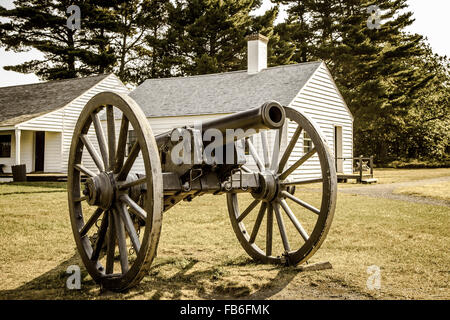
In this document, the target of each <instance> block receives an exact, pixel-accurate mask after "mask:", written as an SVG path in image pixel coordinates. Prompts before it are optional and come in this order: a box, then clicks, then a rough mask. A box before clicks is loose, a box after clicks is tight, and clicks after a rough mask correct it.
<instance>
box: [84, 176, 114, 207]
mask: <svg viewBox="0 0 450 320" xmlns="http://www.w3.org/2000/svg"><path fill="white" fill-rule="evenodd" d="M116 190H117V188H116V183H115V180H114V177H113V174H112V173H107V172H101V173H100V174H99V175H97V176H95V177H92V178H89V179H87V180H86V183H85V185H84V190H83V194H84V195H85V196H86V200H87V202H88V203H89V204H90V205H91V206H98V207H101V208H102V209H105V210H106V209H109V208H110V207H111V205H112V203H113V200H114V195H115V193H116Z"/></svg>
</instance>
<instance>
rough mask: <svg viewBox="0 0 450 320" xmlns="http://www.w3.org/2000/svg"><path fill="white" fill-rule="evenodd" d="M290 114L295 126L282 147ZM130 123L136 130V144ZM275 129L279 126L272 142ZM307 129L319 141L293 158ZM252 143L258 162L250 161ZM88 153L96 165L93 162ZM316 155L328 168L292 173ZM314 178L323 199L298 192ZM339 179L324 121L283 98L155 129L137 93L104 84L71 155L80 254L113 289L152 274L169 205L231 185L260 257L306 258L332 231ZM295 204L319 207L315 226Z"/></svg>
mask: <svg viewBox="0 0 450 320" xmlns="http://www.w3.org/2000/svg"><path fill="white" fill-rule="evenodd" d="M102 114H105V119H106V126H105V127H104V126H103V125H102ZM118 118H119V119H120V126H118V127H117V123H116V119H118ZM288 123H289V124H290V125H291V126H290V127H291V128H294V129H293V130H291V131H292V132H290V133H289V137H288V138H289V139H288V143H287V144H286V146H285V147H283V148H281V140H282V138H283V134H286V133H287V132H288V130H285V128H286V126H287V124H288ZM130 130H133V131H134V134H135V137H136V140H135V141H134V143H133V145H132V146H130V148H128V146H127V142H128V139H127V138H128V135H129V131H130ZM267 130H271V131H275V137H274V139H273V140H274V143H272V144H273V147H272V150H270V149H271V148H270V147H269V142H268V140H269V139H268V135H267ZM89 132H92V134H89ZM229 132H232V133H233V134H232V135H231V138H230V135H229V134H228V133H229ZM305 132H306V133H307V135H308V136H309V137H310V139H311V142H312V147H311V149H310V150H309V151H308V152H306V153H305V154H303V155H302V156H301V157H298V158H295V159H293V156H292V154H293V150H294V148H295V146H296V144H297V142H298V141H299V139H300V137H301V135H302V134H303V133H305ZM211 133H214V134H215V137H214V139H213V138H212V135H211ZM255 134H260V135H261V145H262V155H260V154H259V153H258V152H257V148H255V146H254V144H253V143H252V141H251V140H250V139H249V137H251V136H252V135H255ZM94 136H95V138H94ZM245 148H247V149H248V151H249V153H250V154H251V156H252V158H253V160H254V162H255V164H256V166H249V165H247V163H246V160H245V159H246V157H245V155H244V149H245ZM128 149H129V150H128ZM83 154H84V155H83ZM85 157H89V158H91V159H92V161H93V163H95V167H96V170H92V169H90V168H88V167H87V166H86V165H84V163H83V158H85ZM312 157H317V159H318V162H319V163H320V171H321V174H320V177H314V178H305V179H299V178H298V175H295V178H291V177H292V176H294V175H293V173H294V172H296V170H298V169H299V168H300V167H301V166H302V165H304V164H305V163H307V161H308V160H309V159H311V158H312ZM138 162H139V165H138ZM139 170H141V171H139ZM82 178H85V179H86V180H85V182H82V181H83V180H82ZM309 184H315V185H318V186H320V187H319V188H318V189H319V190H320V191H321V199H320V206H313V205H312V204H311V203H310V202H309V201H308V199H300V198H299V197H298V196H297V195H296V194H295V190H296V188H297V189H300V188H303V187H304V186H305V185H309ZM336 188H337V181H336V170H335V164H334V159H333V157H332V156H331V154H330V151H329V149H328V146H327V144H326V141H325V139H324V138H323V136H322V134H321V133H320V130H319V129H318V127H317V126H316V125H315V124H314V123H313V122H312V121H310V120H309V118H308V117H306V116H305V115H304V114H302V113H301V112H299V111H298V110H296V109H294V108H291V107H284V106H281V105H280V104H279V103H277V102H275V101H269V102H267V103H265V104H264V105H262V106H261V107H258V108H252V109H249V110H247V111H243V112H239V113H235V114H232V115H229V116H225V117H223V118H219V119H215V120H210V121H207V122H204V123H202V124H201V126H199V127H197V126H192V127H190V126H185V127H182V128H174V129H173V130H171V131H168V132H166V133H163V134H159V135H156V136H155V135H154V134H153V132H152V129H151V127H150V125H149V123H148V121H147V119H146V117H145V115H144V113H143V112H142V110H141V109H140V108H139V106H138V105H137V103H136V102H134V101H133V100H132V99H131V98H130V97H129V96H126V95H121V94H117V93H112V92H103V93H99V94H97V95H96V96H94V97H93V98H92V99H91V100H90V101H89V102H88V103H87V104H86V106H85V107H84V109H83V111H82V112H81V114H80V117H79V119H78V122H77V125H76V127H75V130H74V135H73V140H72V145H71V150H70V157H69V165H68V200H69V211H70V217H71V224H72V230H73V234H74V237H75V242H76V244H77V248H78V251H79V254H80V256H81V258H82V260H83V263H84V265H85V267H86V269H87V271H88V272H89V274H90V275H91V276H92V278H93V279H94V280H95V281H96V282H97V283H99V284H100V285H102V286H103V287H104V288H107V289H110V290H114V291H123V290H126V289H128V288H130V287H132V286H134V285H136V284H138V283H139V281H140V280H141V279H142V278H143V277H144V276H145V274H146V272H147V271H148V269H149V267H150V265H151V263H152V261H153V260H154V258H155V256H156V253H157V247H158V241H159V236H160V233H161V227H162V217H163V213H165V212H166V211H168V210H170V208H172V207H173V206H175V205H176V204H177V203H179V202H180V201H183V200H185V201H192V200H193V199H195V198H196V197H199V196H202V195H205V194H212V195H221V194H226V197H227V207H228V213H229V219H230V221H231V225H232V228H233V231H234V232H235V234H236V236H237V238H238V240H239V242H240V244H241V245H242V247H243V249H244V250H245V251H246V252H247V254H248V255H250V256H251V257H252V258H253V259H254V260H256V261H259V262H262V263H272V264H286V265H296V264H300V263H303V262H305V261H307V260H308V259H309V258H310V257H311V256H312V255H313V254H314V253H315V252H316V251H317V249H318V248H319V247H320V245H321V244H322V242H323V241H324V239H325V237H326V235H327V233H328V230H329V228H330V225H331V221H332V219H333V214H334V209H335V204H336V192H337V190H336ZM249 199H250V200H249ZM287 200H289V204H288V201H287ZM293 206H299V207H301V208H304V209H305V211H306V212H307V213H308V214H309V215H310V216H309V217H308V219H309V220H311V219H312V221H313V222H312V223H310V224H309V225H310V227H309V229H308V230H306V228H305V227H304V224H303V221H302V218H301V217H298V215H296V213H295V210H292V209H291V207H293ZM258 208H259V209H258ZM251 215H253V220H252V219H250V218H249V217H250V216H251ZM263 221H265V223H263ZM263 225H265V230H263V228H262V226H263ZM289 228H291V229H293V230H295V234H294V235H295V241H293V239H292V237H288V232H287V229H289Z"/></svg>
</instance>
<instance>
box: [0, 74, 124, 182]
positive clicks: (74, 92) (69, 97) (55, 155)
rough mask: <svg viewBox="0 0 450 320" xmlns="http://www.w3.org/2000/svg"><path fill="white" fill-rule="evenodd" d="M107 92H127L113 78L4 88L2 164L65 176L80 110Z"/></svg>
mask: <svg viewBox="0 0 450 320" xmlns="http://www.w3.org/2000/svg"><path fill="white" fill-rule="evenodd" d="M102 91H115V92H120V93H125V94H127V93H128V89H127V88H126V87H125V86H124V84H123V83H122V82H121V81H120V80H119V79H118V78H117V77H116V76H115V75H113V74H109V75H100V76H93V77H86V78H77V79H68V80H58V81H49V82H43V83H37V84H29V85H20V86H11V87H3V88H0V166H1V168H2V170H3V172H4V173H10V172H11V166H14V165H19V164H25V165H26V170H27V172H46V173H66V172H67V160H68V155H69V151H70V144H71V141H72V134H73V129H74V127H75V124H76V121H77V120H78V117H79V115H80V112H81V110H82V109H83V107H84V106H85V104H86V102H87V101H89V99H90V98H91V97H93V96H94V95H95V94H97V93H99V92H102Z"/></svg>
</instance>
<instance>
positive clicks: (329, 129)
mask: <svg viewBox="0 0 450 320" xmlns="http://www.w3.org/2000/svg"><path fill="white" fill-rule="evenodd" d="M289 106H291V107H294V108H297V109H298V110H299V111H301V112H303V113H304V114H306V115H307V116H309V117H310V118H311V120H312V121H313V122H314V123H315V124H316V125H317V126H318V127H319V128H320V130H321V132H322V134H323V136H324V137H325V139H326V140H327V143H328V146H329V148H330V151H331V152H332V154H333V157H334V153H335V145H334V143H335V136H334V135H335V127H341V128H342V157H344V158H351V157H352V156H353V117H352V115H351V113H350V111H349V109H348V107H347V105H346V104H345V102H344V100H343V98H342V96H341V94H340V93H339V91H338V90H337V87H336V84H335V83H334V80H333V78H332V77H331V75H330V72H329V71H328V68H327V67H326V66H325V64H324V63H322V64H321V65H320V67H319V68H318V69H317V70H316V72H315V73H314V74H313V75H312V76H311V78H310V79H309V80H308V82H307V83H306V84H305V86H304V87H303V88H302V89H301V90H300V92H299V93H298V95H297V96H296V97H295V98H294V99H293V100H292V102H291V103H290V105H289ZM295 128H296V125H294V124H293V123H290V124H289V126H288V138H289V139H290V138H291V136H292V134H293V133H294V131H295ZM303 142H304V139H300V141H299V143H297V145H296V147H295V148H294V150H293V156H295V158H297V159H298V158H299V157H301V156H302V155H304V154H305V152H304V148H303V147H304V145H303ZM291 161H292V159H291ZM292 163H293V162H292ZM352 171H353V169H352V161H350V160H349V161H344V162H343V173H348V174H351V173H352ZM319 172H320V164H319V159H318V156H317V154H316V155H315V156H314V157H312V158H311V159H309V160H308V161H307V162H305V163H304V164H303V165H302V166H301V167H300V168H299V169H298V170H296V171H295V172H294V174H293V175H292V176H293V177H296V175H297V177H298V176H299V175H301V177H302V179H307V178H314V177H317V176H318V173H319Z"/></svg>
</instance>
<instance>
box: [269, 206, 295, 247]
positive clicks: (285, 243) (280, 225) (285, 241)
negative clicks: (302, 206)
mask: <svg viewBox="0 0 450 320" xmlns="http://www.w3.org/2000/svg"><path fill="white" fill-rule="evenodd" d="M273 208H274V209H275V217H276V218H277V224H278V229H279V230H280V235H281V240H282V241H283V247H284V250H285V251H286V252H289V251H291V247H290V246H289V240H288V238H287V234H286V228H285V226H284V221H283V216H282V215H281V212H280V204H279V203H275V204H274V206H273Z"/></svg>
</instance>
